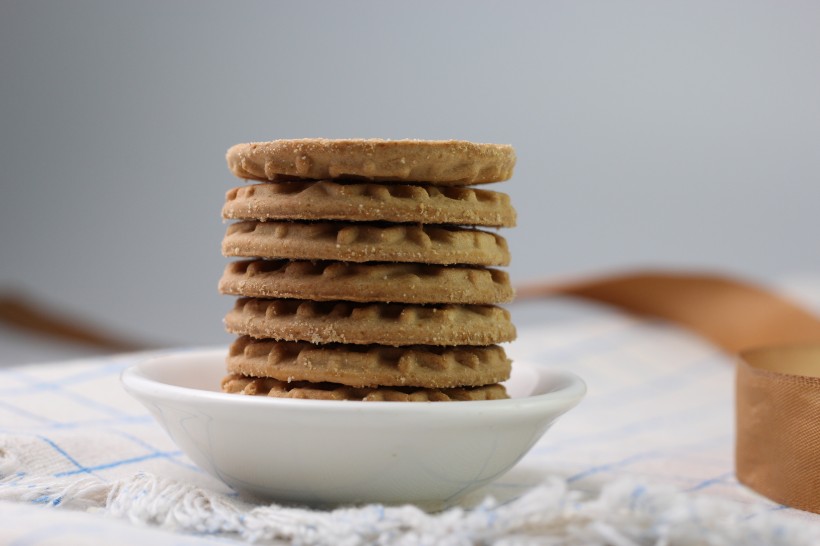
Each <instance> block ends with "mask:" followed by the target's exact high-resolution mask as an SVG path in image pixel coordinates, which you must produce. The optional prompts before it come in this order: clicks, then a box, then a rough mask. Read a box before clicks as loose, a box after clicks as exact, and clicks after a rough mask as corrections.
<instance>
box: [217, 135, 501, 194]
mask: <svg viewBox="0 0 820 546" xmlns="http://www.w3.org/2000/svg"><path fill="white" fill-rule="evenodd" d="M226 159H227V160H228V168H230V170H231V172H233V174H235V175H236V176H238V177H239V178H245V179H252V180H262V181H266V180H288V179H293V178H310V179H326V178H351V179H365V180H372V181H379V182H424V183H430V184H436V185H440V186H467V185H471V184H486V183H489V182H500V181H502V180H507V179H508V178H510V177H511V176H512V172H513V167H514V166H515V151H514V150H513V148H512V146H509V145H506V144H476V143H473V142H466V141H460V140H381V139H366V140H365V139H344V140H329V139H324V138H306V139H296V140H274V141H271V142H251V143H247V144H237V145H235V146H232V147H231V148H230V149H229V150H228V153H227V156H226Z"/></svg>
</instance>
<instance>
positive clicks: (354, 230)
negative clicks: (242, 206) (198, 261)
mask: <svg viewBox="0 0 820 546" xmlns="http://www.w3.org/2000/svg"><path fill="white" fill-rule="evenodd" d="M222 253H223V254H224V255H225V256H242V257H252V258H274V259H279V258H290V259H294V260H339V261H345V262H414V263H425V264H442V265H449V264H470V265H507V264H509V262H510V252H509V250H508V249H507V241H506V240H505V239H504V238H503V237H501V236H500V235H496V234H495V233H489V232H486V231H481V230H477V229H461V228H456V227H450V226H430V225H427V226H424V225H405V224H401V225H386V226H381V225H373V224H355V223H343V222H315V223H301V222H257V221H254V220H246V221H243V222H237V223H235V224H231V225H230V226H228V230H227V233H226V235H225V238H224V239H223V241H222Z"/></svg>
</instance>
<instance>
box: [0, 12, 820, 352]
mask: <svg viewBox="0 0 820 546" xmlns="http://www.w3.org/2000/svg"><path fill="white" fill-rule="evenodd" d="M818 28H820V4H818V3H815V2H800V1H797V2H789V3H788V4H784V3H780V2H775V1H768V2H741V1H739V0H737V1H727V2H719V3H716V2H710V1H706V0H698V1H694V2H678V3H666V2H664V3H657V2H652V1H649V0H647V1H641V2H634V1H624V2H603V1H601V2H572V1H562V2H558V1H535V0H531V1H518V2H495V1H466V0H453V1H447V2H432V1H429V2H412V3H408V2H405V3H398V2H378V1H375V0H373V1H350V2H344V3H342V2H276V3H270V2H243V3H241V4H237V3H213V2H193V1H183V2H173V3H164V2H158V1H148V2H138V3H115V4H112V3H106V2H102V1H93V2H91V1H87V2H83V1H80V2H71V3H65V2H57V1H52V2H23V1H11V2H9V1H7V2H3V3H2V5H0V97H1V98H2V100H0V166H1V168H0V182H1V183H2V195H1V197H0V250H1V251H2V255H1V256H0V289H1V290H2V292H3V293H4V294H7V295H10V296H11V297H15V296H17V295H19V294H30V295H31V297H33V298H34V299H33V300H26V302H27V303H26V309H28V311H31V312H34V313H35V314H36V313H37V312H39V311H42V310H44V309H59V310H61V312H62V314H63V315H64V316H65V315H66V314H68V316H69V317H73V316H75V315H76V316H78V317H83V321H84V322H86V323H88V324H93V325H95V328H102V330H103V331H105V332H119V333H120V334H117V335H114V334H104V335H103V337H105V338H106V339H109V337H110V338H111V339H116V340H119V339H120V338H122V339H126V340H127V341H125V342H124V343H125V344H126V345H129V346H132V347H133V346H139V347H149V346H157V345H163V346H167V345H183V344H184V345H215V344H223V343H226V342H227V341H228V339H229V336H227V334H225V333H224V332H223V329H222V324H221V318H222V316H223V315H224V313H225V312H226V311H227V309H228V308H229V307H230V306H231V304H232V301H231V299H230V298H227V297H221V296H220V295H219V294H218V293H217V291H216V282H217V279H218V278H219V276H220V275H221V271H222V269H223V267H224V264H225V263H226V262H227V260H225V259H224V258H222V257H221V255H220V251H219V246H220V241H221V238H222V235H223V233H224V226H223V225H222V222H221V221H220V214H219V211H220V207H221V204H222V201H223V198H224V193H225V191H227V190H228V189H229V188H231V187H232V186H235V185H239V184H240V182H239V181H238V180H235V179H233V178H232V177H231V175H230V174H229V172H228V170H227V168H226V166H225V162H224V153H225V150H226V149H227V148H228V147H229V146H230V145H232V144H234V143H237V142H245V141H252V140H271V139H276V138H296V137H313V136H324V137H330V138H340V137H382V138H424V139H447V138H459V139H466V140H473V141H479V142H500V143H510V144H513V145H514V146H515V147H516V150H517V152H518V157H519V161H518V166H517V168H516V174H515V176H514V178H513V180H512V181H511V182H508V183H504V184H502V185H498V186H497V189H498V190H500V191H505V192H508V193H509V194H510V195H511V196H512V199H513V203H514V204H515V205H516V207H517V208H518V212H519V227H518V228H517V229H515V230H509V231H504V232H502V234H503V235H504V236H505V237H507V238H508V240H509V242H510V247H511V251H512V255H513V256H514V258H515V259H514V262H513V264H512V267H511V269H510V272H511V274H512V276H513V279H515V280H518V281H526V280H532V279H535V278H539V277H554V276H562V277H563V276H567V275H573V274H576V273H590V272H598V271H609V270H620V269H625V268H628V267H630V266H633V265H638V266H645V265H652V266H660V267H672V268H675V267H685V268H688V269H710V270H719V271H723V272H726V273H730V274H738V275H741V276H744V277H750V278H752V279H756V280H762V281H768V282H772V281H781V280H783V279H786V278H798V277H800V278H804V277H811V276H812V275H816V274H817V273H818V271H820V253H818V252H816V250H815V249H816V248H817V243H816V240H815V238H816V232H817V228H818V222H817V210H816V207H817V205H818V203H820V153H818V145H820V101H818V99H817V98H818V97H820V70H817V59H818V57H819V56H820V33H818V32H817V29H818ZM492 189H496V188H495V187H494V188H492ZM31 302H40V304H45V307H40V306H39V304H37V303H32V305H30V306H29V305H28V303H31ZM18 303H19V302H18ZM47 315H48V316H51V315H50V314H48V313H47ZM69 322H71V320H69ZM91 331H92V333H94V332H96V330H95V329H94V328H92V330H91ZM20 332H21V331H20V330H17V329H14V330H11V329H7V330H3V331H2V333H0V364H9V363H18V362H27V361H33V360H38V359H40V360H42V359H47V358H52V357H53V356H54V355H56V354H61V355H62V356H66V355H72V354H84V352H83V351H85V349H82V348H80V346H79V345H74V344H72V347H73V348H72V349H67V350H66V351H65V352H60V349H59V348H55V347H52V346H51V345H49V344H50V343H53V342H51V341H42V340H44V339H46V338H44V337H43V336H38V335H35V334H31V333H25V334H24V333H20ZM29 332H31V330H29ZM49 347H51V348H49ZM87 350H93V351H97V350H100V351H102V350H106V349H105V348H104V347H97V348H93V349H87Z"/></svg>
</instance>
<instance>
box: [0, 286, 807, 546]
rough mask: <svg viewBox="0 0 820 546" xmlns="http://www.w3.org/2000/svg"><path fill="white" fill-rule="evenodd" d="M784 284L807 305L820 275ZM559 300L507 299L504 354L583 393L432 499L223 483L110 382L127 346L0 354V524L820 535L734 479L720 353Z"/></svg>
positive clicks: (42, 535) (266, 533)
mask: <svg viewBox="0 0 820 546" xmlns="http://www.w3.org/2000/svg"><path fill="white" fill-rule="evenodd" d="M800 288H801V289H800V290H799V296H800V297H801V298H802V299H803V300H804V301H805V302H806V303H807V304H809V306H815V307H816V306H817V303H818V301H820V297H818V296H820V285H818V284H813V285H812V284H809V285H806V284H805V283H804V284H803V285H801V286H800ZM809 288H810V289H809ZM566 308H567V303H566V302H561V301H553V302H545V303H538V304H527V306H525V307H516V308H513V313H514V318H515V316H516V314H517V313H520V315H521V316H522V317H525V318H526V320H525V321H524V323H525V325H524V326H523V327H519V340H518V341H517V342H515V343H514V344H512V345H511V346H509V347H508V352H509V353H510V355H511V356H512V357H513V359H526V360H528V361H531V362H535V363H538V364H539V365H544V366H553V367H560V368H567V369H570V370H572V371H574V372H576V373H577V374H579V375H580V376H581V377H583V378H584V379H585V381H586V382H587V384H588V387H589V393H588V395H587V398H586V399H585V400H584V401H583V402H582V403H581V405H580V406H578V407H577V408H576V409H575V410H573V411H571V412H570V413H569V414H567V415H566V416H564V417H563V418H562V419H561V420H560V421H559V422H558V423H557V424H556V425H555V426H554V427H553V429H552V430H550V431H549V432H548V433H547V435H546V436H545V437H544V438H543V439H542V440H541V441H540V442H539V443H538V444H537V445H536V446H535V447H534V448H533V449H532V451H531V452H530V453H529V454H528V455H527V456H526V457H525V458H524V459H523V460H522V461H521V462H520V463H519V464H518V465H517V466H516V467H515V468H514V469H513V470H511V471H510V472H509V473H507V474H506V475H504V476H503V477H501V478H500V479H499V480H497V481H496V482H494V483H493V484H491V485H490V486H488V487H487V488H485V489H483V490H481V491H479V492H476V493H474V494H472V495H470V496H469V497H468V498H466V499H465V500H464V501H463V503H462V505H461V507H459V508H456V509H454V510H450V511H448V512H444V513H440V514H425V513H423V512H421V511H419V510H417V509H415V508H413V507H381V506H369V507H359V508H347V509H339V510H336V511H329V512H327V511H325V512H322V511H312V510H308V509H302V508H294V507H280V506H277V505H267V506H266V505H253V504H250V503H247V502H245V501H242V500H240V499H238V498H237V497H236V495H234V494H233V493H232V492H231V491H230V490H229V489H228V488H227V487H226V486H224V485H223V484H221V483H220V482H218V481H217V480H215V479H213V478H211V477H210V476H208V475H206V474H204V473H203V472H202V471H200V470H199V469H198V468H196V467H195V466H194V465H192V464H191V462H190V461H189V460H188V459H187V458H186V457H185V455H183V454H182V453H181V452H180V451H179V450H178V448H177V447H176V446H175V445H174V444H173V443H172V442H171V440H170V439H169V438H168V437H167V435H166V434H165V433H164V432H163V431H162V430H161V429H160V428H159V426H158V425H157V424H155V422H154V421H153V419H152V418H151V417H150V416H149V415H148V413H147V411H146V410H145V409H144V408H143V407H142V406H140V405H139V404H138V403H137V402H136V401H134V400H132V399H131V398H130V397H129V396H128V395H127V394H126V393H125V392H124V391H123V390H122V388H121V387H120V385H119V374H120V372H121V371H122V370H123V369H124V368H125V367H127V366H129V365H131V364H133V363H134V362H137V361H139V360H141V359H143V358H145V355H144V354H135V355H118V356H113V357H98V358H93V359H83V360H75V361H66V362H56V363H51V364H43V365H32V366H24V367H16V368H9V369H6V370H2V371H0V539H2V541H4V542H11V541H12V540H16V541H17V543H19V544H30V545H35V544H49V543H55V544H56V543H59V544H61V545H65V544H72V543H88V542H105V543H109V542H112V540H113V539H112V537H116V542H117V543H120V544H130V543H134V544H145V543H147V542H149V541H151V543H152V544H154V545H156V546H159V545H164V544H188V543H192V542H199V541H206V542H214V541H228V542H233V541H235V540H256V541H262V542H277V541H284V542H290V541H296V542H301V543H306V544H322V543H327V544H337V543H342V542H344V543H347V544H366V543H376V542H382V543H407V544H414V543H419V542H421V543H430V544H433V543H452V544H469V543H474V542H482V541H484V542H493V541H499V542H504V541H507V542H510V543H526V542H528V541H531V542H532V543H539V544H564V543H567V544H594V543H600V544H619V545H628V544H655V543H658V542H657V541H658V540H661V541H663V540H664V539H666V540H669V542H668V543H671V544H689V543H691V544H697V543H706V544H732V543H745V544H775V543H783V544H816V543H820V516H816V515H813V514H808V513H805V512H800V511H797V510H792V509H789V508H786V507H783V506H780V505H778V504H775V503H772V502H770V501H768V500H766V499H763V498H762V497H760V496H758V495H756V494H755V493H753V492H751V491H750V490H748V489H746V488H745V487H743V486H742V485H740V484H738V482H737V481H736V479H735V477H734V473H733V462H732V458H733V452H732V450H733V391H732V383H733V366H732V361H731V358H730V357H728V356H726V355H724V354H722V353H720V352H718V351H717V350H716V349H714V348H713V347H712V346H710V345H708V344H707V343H705V342H703V341H701V340H700V339H698V338H695V337H693V336H691V335H689V334H687V333H686V332H683V331H681V330H678V329H676V328H674V327H671V326H668V325H663V324H658V323H648V322H643V321H639V320H636V319H633V318H630V317H626V316H623V315H621V314H618V313H616V312H613V311H609V310H604V309H600V308H596V307H591V306H584V305H580V304H572V310H573V312H572V313H569V314H567V313H564V312H563V310H565V309H566ZM556 309H560V310H561V312H556ZM568 317H569V318H568ZM487 497H490V498H491V499H492V500H487V499H486V498H487ZM153 528H159V529H162V531H158V530H156V529H153ZM660 543H663V542H660Z"/></svg>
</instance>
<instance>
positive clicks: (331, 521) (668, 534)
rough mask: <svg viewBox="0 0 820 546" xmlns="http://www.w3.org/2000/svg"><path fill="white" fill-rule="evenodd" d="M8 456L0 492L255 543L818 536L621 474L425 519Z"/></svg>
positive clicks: (789, 539)
mask: <svg viewBox="0 0 820 546" xmlns="http://www.w3.org/2000/svg"><path fill="white" fill-rule="evenodd" d="M15 461H16V459H15V458H14V456H13V455H12V454H11V453H9V452H8V451H4V450H0V476H1V477H2V479H0V499H5V500H15V501H22V502H35V503H42V504H49V505H51V506H54V507H60V508H62V509H75V510H90V511H94V512H98V513H101V514H103V515H106V516H110V517H115V518H121V519H127V520H129V521H131V522H132V523H135V524H139V525H149V526H157V527H160V528H163V529H167V530H173V531H179V532H187V533H196V534H203V533H204V534H209V535H223V536H226V537H230V538H241V539H243V540H246V541H248V542H254V543H272V542H279V541H287V542H291V543H297V544H304V545H317V546H318V545H325V544H327V545H341V546H359V545H364V544H377V545H387V544H398V545H411V544H413V545H416V544H437V545H438V544H440V545H445V546H461V545H470V544H499V545H519V544H521V545H528V544H533V545H534V544H538V545H547V546H550V545H559V544H560V545H612V546H641V545H650V544H651V545H690V544H691V545H695V544H697V545H714V546H725V545H730V544H746V545H757V544H759V545H770V544H794V545H803V544H805V545H807V546H808V545H810V544H816V543H818V541H820V533H817V532H816V531H815V530H814V529H811V528H808V527H807V526H801V525H800V524H799V522H797V521H794V520H790V519H786V518H782V517H778V515H777V513H776V512H773V511H772V509H771V508H770V507H768V505H761V506H760V507H758V508H754V507H752V508H750V507H744V506H741V505H737V504H734V503H730V502H728V501H723V500H715V499H709V498H706V497H704V496H698V495H692V494H686V493H682V492H678V491H675V490H673V489H671V488H667V487H661V486H647V485H642V484H636V483H632V482H628V481H624V480H621V481H617V482H613V483H610V484H607V485H605V486H604V487H603V488H602V489H601V490H600V491H599V492H597V493H596V494H589V493H585V492H582V491H578V490H572V489H569V488H568V486H567V483H566V482H564V481H563V480H558V479H556V480H552V481H550V482H549V483H545V484H543V485H541V486H538V487H535V488H533V489H531V490H530V491H529V492H528V493H526V494H525V495H523V496H521V497H519V498H517V499H515V500H513V501H510V502H508V503H506V504H499V503H497V502H496V501H494V500H493V499H491V498H488V499H486V500H485V501H484V502H482V503H481V504H480V505H479V506H477V507H475V508H471V509H465V508H461V507H456V508H451V509H448V510H445V511H443V512H438V513H432V514H431V513H427V512H424V511H422V510H420V509H419V508H417V507H415V506H410V505H406V506H395V507H385V506H381V505H367V506H363V507H359V508H337V509H335V510H331V511H321V510H311V509H306V508H294V507H287V506H279V505H275V504H272V505H268V506H255V505H251V504H247V503H245V502H243V501H241V500H237V499H232V498H228V497H225V496H224V495H220V494H216V493H212V492H209V491H207V490H204V489H201V488H198V487H194V486H191V485H186V484H184V483H181V482H178V481H174V480H168V479H163V478H159V477H156V476H152V475H149V474H137V475H135V476H133V477H131V478H130V479H126V480H119V481H117V482H114V483H101V482H100V481H98V480H95V479H93V478H80V479H74V480H70V481H69V480H61V479H59V478H32V477H28V476H26V475H25V474H22V473H16V465H15ZM755 510H758V512H755ZM750 514H751V515H750Z"/></svg>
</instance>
